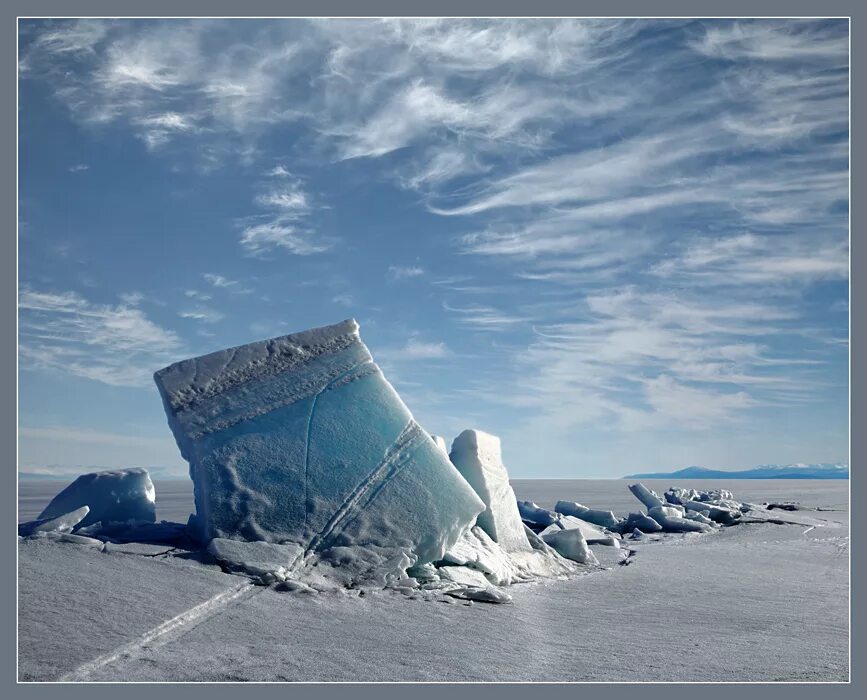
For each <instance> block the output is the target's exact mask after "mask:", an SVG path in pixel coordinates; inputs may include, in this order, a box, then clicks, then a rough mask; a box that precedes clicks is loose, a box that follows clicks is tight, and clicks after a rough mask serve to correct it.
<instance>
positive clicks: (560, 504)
mask: <svg viewBox="0 0 867 700" xmlns="http://www.w3.org/2000/svg"><path fill="white" fill-rule="evenodd" d="M554 510H555V511H557V512H558V513H562V514H563V515H571V516H573V517H575V518H581V520H586V521H587V522H588V523H593V524H594V525H599V526H601V527H617V525H618V523H619V521H618V520H617V517H616V516H615V515H614V513H613V512H611V511H610V510H596V509H593V508H588V507H587V506H582V505H581V504H580V503H575V502H573V501H557V505H555V506H554Z"/></svg>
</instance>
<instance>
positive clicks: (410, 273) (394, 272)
mask: <svg viewBox="0 0 867 700" xmlns="http://www.w3.org/2000/svg"><path fill="white" fill-rule="evenodd" d="M388 274H389V275H391V278H392V279H394V280H405V279H411V278H413V277H421V276H422V275H423V274H424V268H423V267H419V266H418V265H408V266H406V265H389V266H388Z"/></svg>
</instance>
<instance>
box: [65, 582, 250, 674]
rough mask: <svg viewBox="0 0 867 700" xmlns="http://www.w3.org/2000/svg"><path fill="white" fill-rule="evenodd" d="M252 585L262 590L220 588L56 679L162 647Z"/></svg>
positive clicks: (245, 585) (246, 593) (244, 585)
mask: <svg viewBox="0 0 867 700" xmlns="http://www.w3.org/2000/svg"><path fill="white" fill-rule="evenodd" d="M256 588H259V589H260V590H265V587H257V586H256V584H254V583H250V582H244V583H242V584H240V585H238V586H235V587H234V588H230V589H228V590H226V591H222V592H221V593H218V594H217V595H215V596H213V597H212V598H209V599H208V600H206V601H205V602H203V603H199V604H198V605H196V606H194V607H192V608H190V609H189V610H186V611H184V612H182V613H181V614H180V615H175V616H174V617H173V618H171V619H169V620H166V621H165V622H163V623H162V624H160V625H158V626H157V627H154V628H153V629H152V630H150V631H148V632H145V633H144V634H143V635H141V636H140V637H137V638H136V639H134V640H132V641H131V642H128V643H127V644H124V645H123V646H120V647H118V648H117V649H115V650H113V651H110V652H108V653H107V654H103V655H102V656H98V657H97V658H95V659H93V660H92V661H87V662H85V663H83V664H82V665H81V666H79V667H78V668H75V669H73V670H72V671H69V672H68V673H65V674H63V675H62V676H61V677H60V678H58V681H59V682H61V683H74V682H83V681H87V680H88V677H89V676H90V675H91V674H92V673H93V672H94V671H97V670H99V669H100V668H102V667H104V666H108V665H109V664H112V663H114V662H115V661H118V660H119V659H127V658H129V657H131V656H134V655H136V654H138V653H140V652H142V651H144V650H145V649H153V648H155V647H159V646H162V645H163V644H166V643H167V642H169V641H170V640H172V639H174V638H176V637H179V636H180V635H182V634H184V633H185V632H186V631H187V630H188V629H190V628H191V627H193V626H195V625H197V624H198V623H200V622H203V621H204V620H207V619H208V618H210V617H213V616H214V615H216V614H217V613H219V612H221V611H222V610H224V609H225V608H227V607H228V606H229V605H231V604H232V603H234V602H237V601H238V600H241V599H242V598H247V597H250V595H252V594H253V593H254V592H255V589H256Z"/></svg>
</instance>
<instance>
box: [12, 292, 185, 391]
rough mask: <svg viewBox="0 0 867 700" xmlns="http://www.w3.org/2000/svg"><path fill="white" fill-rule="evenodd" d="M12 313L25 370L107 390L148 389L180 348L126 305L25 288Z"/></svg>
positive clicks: (174, 339) (169, 334)
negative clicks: (62, 374)
mask: <svg viewBox="0 0 867 700" xmlns="http://www.w3.org/2000/svg"><path fill="white" fill-rule="evenodd" d="M18 308H19V329H20V344H19V357H20V359H21V363H22V366H23V367H24V368H25V369H27V368H29V369H47V370H51V371H57V372H67V373H70V374H73V375H76V376H79V377H85V378H88V379H93V380H96V381H99V382H102V383H104V384H110V385H113V386H133V387H140V386H150V384H151V381H152V380H151V376H152V374H153V372H154V371H155V370H156V369H159V368H160V367H161V366H163V365H164V364H168V362H170V361H172V360H173V359H176V354H177V353H178V352H179V351H181V350H182V348H183V344H182V341H181V339H180V338H179V337H178V335H177V334H176V333H174V332H173V331H170V330H168V329H166V328H163V327H162V326H160V325H158V324H156V323H154V322H153V321H152V320H150V319H149V318H148V317H147V316H146V315H145V314H144V312H143V311H141V309H139V308H135V307H133V306H129V305H126V304H121V305H117V306H115V305H111V304H99V303H94V302H90V301H88V300H87V299H85V298H84V297H82V296H80V295H79V294H77V293H75V292H59V293H58V292H43V291H37V290H33V289H28V288H25V289H22V290H21V291H20V292H19V297H18Z"/></svg>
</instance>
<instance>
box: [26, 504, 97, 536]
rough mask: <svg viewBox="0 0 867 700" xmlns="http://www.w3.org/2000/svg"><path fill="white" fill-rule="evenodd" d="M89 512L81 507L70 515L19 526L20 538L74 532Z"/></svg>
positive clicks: (86, 508) (85, 507)
mask: <svg viewBox="0 0 867 700" xmlns="http://www.w3.org/2000/svg"><path fill="white" fill-rule="evenodd" d="M88 510H89V509H88V507H87V506H81V508H76V509H75V510H73V511H71V512H69V513H61V514H60V515H55V516H51V517H48V518H39V519H38V520H31V521H30V522H27V523H21V524H20V525H19V526H18V536H19V537H30V536H33V535H41V534H46V533H55V532H56V533H68V532H72V528H74V527H75V526H76V525H78V524H79V523H80V522H81V521H82V520H83V519H84V518H86V517H87V513H88Z"/></svg>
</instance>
